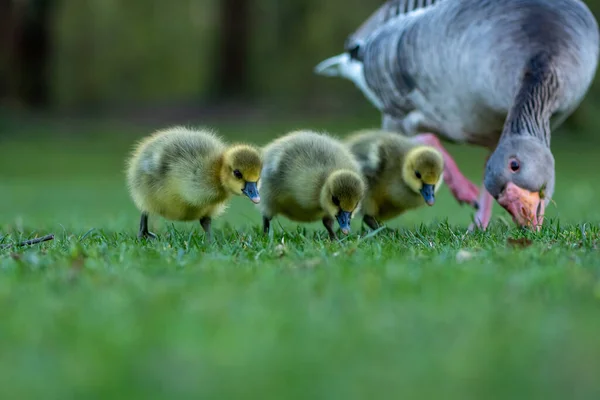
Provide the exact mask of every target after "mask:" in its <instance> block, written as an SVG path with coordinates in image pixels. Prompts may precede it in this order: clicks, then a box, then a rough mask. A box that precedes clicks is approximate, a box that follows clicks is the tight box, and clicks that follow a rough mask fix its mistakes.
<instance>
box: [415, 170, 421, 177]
mask: <svg viewBox="0 0 600 400" xmlns="http://www.w3.org/2000/svg"><path fill="white" fill-rule="evenodd" d="M415 176H416V177H417V179H421V173H420V172H419V171H415Z"/></svg>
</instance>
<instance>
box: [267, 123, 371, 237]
mask: <svg viewBox="0 0 600 400" xmlns="http://www.w3.org/2000/svg"><path fill="white" fill-rule="evenodd" d="M259 190H260V192H261V194H262V197H263V199H262V202H261V204H260V209H261V213H262V216H263V231H264V233H265V234H268V233H269V227H270V221H271V219H272V218H273V217H275V216H276V215H278V214H282V215H284V216H286V217H287V218H289V219H290V220H292V221H297V222H314V221H318V220H319V219H320V220H321V221H322V222H323V225H324V226H325V228H326V229H327V233H329V238H330V239H331V240H335V239H337V235H336V233H335V232H334V230H333V227H334V218H335V219H337V221H338V224H339V226H340V228H341V230H342V232H343V233H344V234H345V235H347V234H349V233H350V222H351V219H352V217H353V216H354V214H355V213H356V212H357V211H358V210H359V208H360V202H361V200H362V197H363V195H364V193H365V183H364V180H363V178H362V176H361V175H360V165H359V164H358V163H357V162H356V160H355V159H354V157H353V156H352V154H350V152H349V151H348V149H347V148H346V147H345V146H344V145H343V144H342V143H341V142H340V141H338V140H336V139H334V138H332V137H330V136H328V135H326V134H321V133H317V132H312V131H295V132H291V133H289V134H287V135H285V136H282V137H280V138H278V139H276V140H274V141H273V142H271V143H270V144H268V145H267V146H266V147H265V148H264V149H263V169H262V172H261V180H260V183H259Z"/></svg>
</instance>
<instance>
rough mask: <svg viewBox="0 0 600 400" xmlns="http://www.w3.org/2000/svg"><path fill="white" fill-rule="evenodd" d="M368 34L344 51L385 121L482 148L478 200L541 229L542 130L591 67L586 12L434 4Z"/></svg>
mask: <svg viewBox="0 0 600 400" xmlns="http://www.w3.org/2000/svg"><path fill="white" fill-rule="evenodd" d="M397 1H398V0H392V1H390V2H388V3H386V5H385V6H384V7H390V4H393V3H395V2H397ZM375 15H377V13H376V14H375ZM372 18H373V17H372ZM364 25H365V24H363V26H364ZM367 25H368V24H367ZM369 26H370V28H369V29H366V30H365V29H363V30H362V32H360V30H359V31H357V32H358V33H360V35H356V34H355V35H353V36H351V37H350V44H349V45H347V48H350V50H351V55H353V56H354V57H353V62H354V63H360V64H362V73H363V75H364V76H363V79H364V81H365V84H366V86H367V87H368V88H369V90H370V92H371V95H372V96H374V97H375V98H376V99H377V102H378V104H379V107H378V108H379V109H380V111H381V112H382V114H383V115H384V121H387V122H388V123H389V122H390V121H392V122H394V123H396V124H397V126H398V128H399V129H402V130H403V131H404V132H405V133H407V134H409V135H415V134H417V133H419V132H433V133H436V134H438V135H439V136H441V137H443V138H445V139H447V140H450V141H454V142H460V143H470V144H474V145H479V146H483V147H485V148H488V149H489V150H490V151H491V152H493V153H492V154H491V156H490V158H489V160H488V162H487V165H486V173H485V178H484V181H485V187H484V188H482V189H483V191H482V192H486V191H487V192H489V194H488V193H482V198H484V199H483V200H484V201H483V203H486V204H487V203H489V202H488V201H487V200H486V199H485V196H489V195H491V196H493V197H495V198H496V199H497V200H498V201H499V203H500V204H501V205H502V206H503V207H505V208H506V209H507V210H508V211H509V212H510V213H511V214H512V215H513V217H514V219H515V221H516V222H518V223H520V224H521V225H527V224H529V223H533V224H534V225H538V224H541V220H542V218H543V211H544V206H545V204H546V203H547V202H548V201H549V197H551V196H552V193H553V190H554V159H553V157H552V154H551V152H550V137H551V128H555V127H557V126H558V125H560V123H562V122H563V121H564V120H565V119H566V118H567V117H568V116H569V115H570V114H571V113H572V112H573V111H574V110H575V109H576V108H577V106H578V105H579V104H580V102H581V101H582V99H583V97H584V96H585V94H586V92H587V90H588V89H589V87H590V85H591V83H592V80H593V78H594V75H595V73H596V69H597V64H598V51H599V33H598V25H597V22H596V20H595V18H594V16H593V15H592V14H591V12H590V11H589V9H588V8H587V6H586V5H585V4H584V3H583V2H582V1H580V0H504V1H496V0H438V1H437V2H435V3H434V4H431V5H426V6H424V7H422V8H420V9H419V11H418V12H414V11H409V12H406V13H401V14H399V15H397V16H395V17H392V18H388V19H387V20H382V21H380V23H379V24H371V25H369ZM357 36H359V37H357ZM348 46H349V47H348ZM348 54H349V55H350V53H348ZM320 68H321V71H323V69H325V70H327V71H328V73H329V75H334V74H335V73H334V72H333V70H334V69H335V68H334V67H332V66H327V65H324V64H322V65H321V66H320ZM384 125H385V123H384ZM517 153H519V154H517ZM490 207H491V203H490ZM490 207H483V208H484V210H483V212H484V213H489V212H490V210H491V208H490ZM523 207H524V208H525V209H526V212H521V211H522V209H523ZM520 210H521V211H520ZM480 211H481V210H480ZM484 225H486V223H484Z"/></svg>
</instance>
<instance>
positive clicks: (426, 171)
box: [402, 146, 444, 206]
mask: <svg viewBox="0 0 600 400" xmlns="http://www.w3.org/2000/svg"><path fill="white" fill-rule="evenodd" d="M443 174H444V158H443V157H442V154H441V153H440V152H439V151H437V150H436V149H434V148H433V147H428V146H419V147H416V148H414V149H412V150H411V151H410V152H409V153H408V154H407V155H406V159H405V161H404V167H403V168H402V177H403V178H404V182H405V183H406V184H407V185H408V187H409V188H411V189H412V190H413V191H414V192H415V193H419V194H420V195H421V196H423V199H424V200H425V203H427V205H429V206H432V205H434V204H435V189H436V185H437V184H439V182H440V180H441V179H442V177H443Z"/></svg>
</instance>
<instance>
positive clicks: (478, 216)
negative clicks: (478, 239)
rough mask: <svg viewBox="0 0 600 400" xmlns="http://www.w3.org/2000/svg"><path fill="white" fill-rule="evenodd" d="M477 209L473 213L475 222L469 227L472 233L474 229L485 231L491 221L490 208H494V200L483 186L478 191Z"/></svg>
mask: <svg viewBox="0 0 600 400" xmlns="http://www.w3.org/2000/svg"><path fill="white" fill-rule="evenodd" d="M479 193H480V195H479V201H478V203H479V209H478V210H477V212H476V213H475V221H474V222H473V223H472V224H471V226H469V230H470V231H474V230H475V228H479V229H481V230H484V231H485V230H486V229H487V227H488V225H489V224H490V220H491V219H492V207H493V206H494V198H493V197H492V195H491V194H489V192H488V191H487V189H486V188H485V185H481V189H480V190H479Z"/></svg>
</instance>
